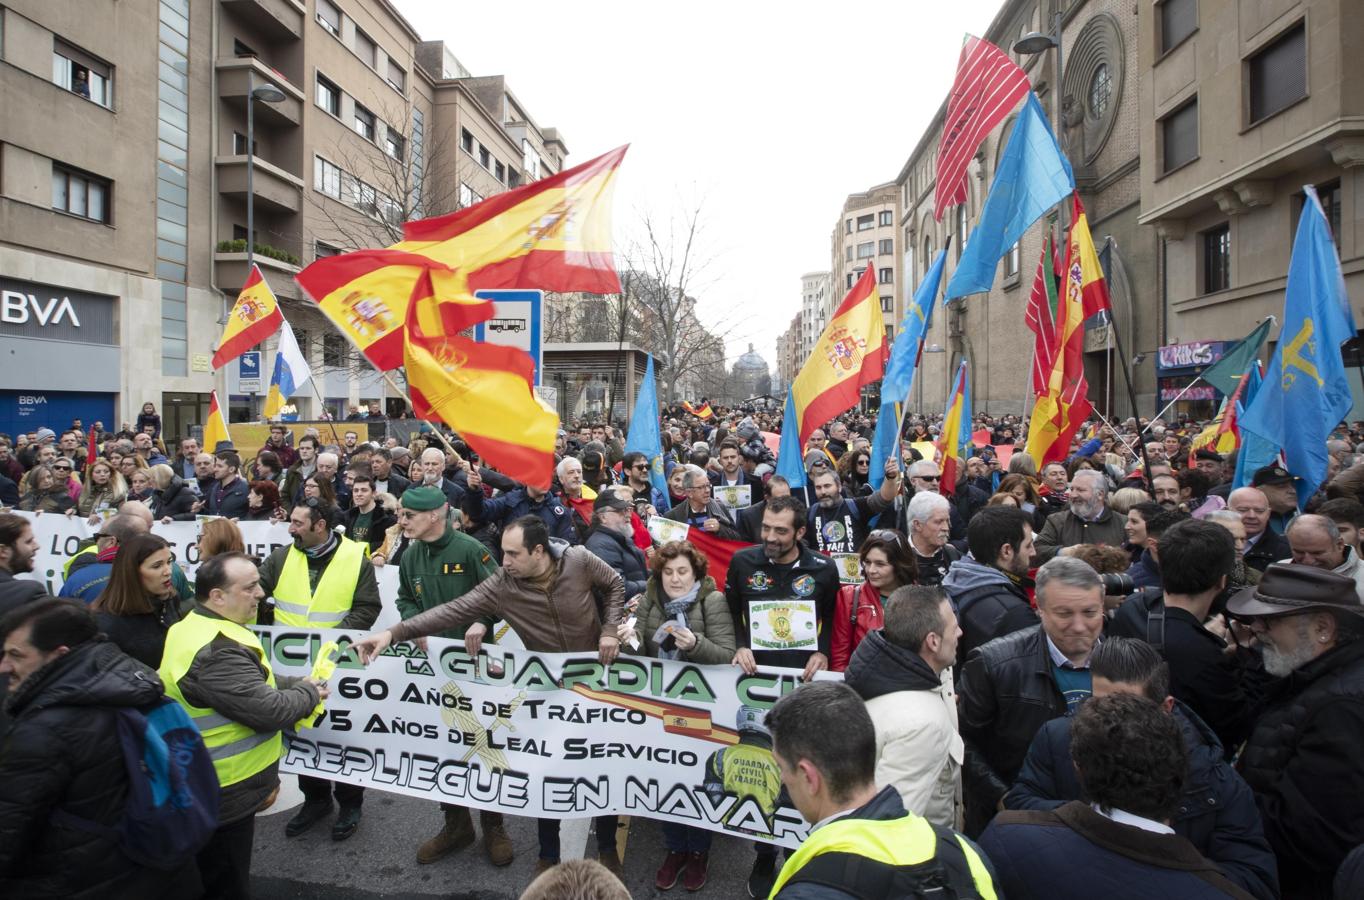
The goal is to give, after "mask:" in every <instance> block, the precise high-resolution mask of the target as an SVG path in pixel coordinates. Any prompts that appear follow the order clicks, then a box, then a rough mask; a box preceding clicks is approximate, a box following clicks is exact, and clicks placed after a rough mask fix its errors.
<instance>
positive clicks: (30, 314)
mask: <svg viewBox="0 0 1364 900" xmlns="http://www.w3.org/2000/svg"><path fill="white" fill-rule="evenodd" d="M30 319H32V320H33V321H36V322H37V323H38V324H39V325H58V324H60V323H61V322H62V320H63V319H65V320H66V321H67V322H69V323H70V324H71V327H73V328H79V327H81V322H80V319H79V318H77V317H76V308H75V307H74V306H72V305H71V299H70V298H69V297H49V298H48V299H47V301H46V302H42V301H39V300H38V296H37V295H36V294H25V293H23V292H21V291H0V322H5V323H7V324H10V325H27V324H28V323H29V320H30Z"/></svg>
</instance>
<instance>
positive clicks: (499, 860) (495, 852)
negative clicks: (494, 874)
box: [478, 810, 515, 866]
mask: <svg viewBox="0 0 1364 900" xmlns="http://www.w3.org/2000/svg"><path fill="white" fill-rule="evenodd" d="M478 824H479V826H480V827H481V828H482V829H483V850H484V852H486V853H487V854H488V862H490V863H492V864H493V865H495V866H509V865H511V861H512V859H513V858H514V856H515V854H514V852H513V850H512V842H511V838H510V837H508V836H507V829H506V828H504V827H502V813H500V812H489V811H488V810H482V811H480V812H479V814H478Z"/></svg>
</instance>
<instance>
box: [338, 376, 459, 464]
mask: <svg viewBox="0 0 1364 900" xmlns="http://www.w3.org/2000/svg"><path fill="white" fill-rule="evenodd" d="M379 374H380V375H382V376H383V377H384V381H386V382H388V386H389V387H391V388H393V390H394V391H395V392H396V393H397V394H398V396H399V397H402V398H403V403H406V404H407V408H408V409H410V410H412V414H413V415H414V416H415V415H416V413H417V410H416V408H415V407H413V406H412V398H411V397H409V396H408V395H407V391H405V390H403V389H402V388H401V387H400V386H399V385H398V380H397V379H396V378H394V377H393V373H392V372H380V373H379ZM418 421H422V420H420V419H419V420H418ZM332 430H333V431H335V430H336V429H335V427H333V429H332ZM431 430H432V431H433V432H435V434H436V437H437V438H439V439H440V442H441V443H442V444H444V445H445V449H446V450H448V451H450V452H451V453H453V454H455V456H459V451H457V450H456V449H455V448H454V446H453V445H452V444H451V443H450V441H449V439H448V438H446V437H445V433H444V432H443V431H441V430H440V429H439V428H433V429H431ZM460 458H461V459H463V457H460Z"/></svg>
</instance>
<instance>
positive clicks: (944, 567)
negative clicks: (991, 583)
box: [905, 491, 961, 585]
mask: <svg viewBox="0 0 1364 900" xmlns="http://www.w3.org/2000/svg"><path fill="white" fill-rule="evenodd" d="M905 522H906V524H907V526H908V528H909V549H911V550H913V551H914V557H915V562H916V563H917V564H918V572H919V576H918V578H917V579H915V584H926V585H935V584H941V583H942V580H943V578H945V577H946V576H947V573H948V571H949V570H950V569H951V567H952V564H953V563H955V562H957V561H958V560H960V559H961V551H959V550H958V549H957V548H956V547H953V546H952V545H951V544H949V543H948V542H947V540H948V537H949V536H950V534H951V530H952V504H951V503H949V502H947V498H946V497H944V496H943V495H942V494H938V493H935V492H933V491H919V492H917V493H916V494H915V495H914V496H913V497H911V498H910V499H909V503H908V505H906V507H905Z"/></svg>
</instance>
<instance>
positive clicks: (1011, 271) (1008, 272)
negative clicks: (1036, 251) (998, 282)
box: [1004, 241, 1023, 278]
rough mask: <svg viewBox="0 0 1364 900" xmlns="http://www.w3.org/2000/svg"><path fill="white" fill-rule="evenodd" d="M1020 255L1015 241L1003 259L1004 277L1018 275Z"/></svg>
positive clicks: (1020, 250)
mask: <svg viewBox="0 0 1364 900" xmlns="http://www.w3.org/2000/svg"><path fill="white" fill-rule="evenodd" d="M1022 253H1023V251H1022V248H1021V247H1020V246H1019V242H1017V241H1015V242H1014V245H1013V246H1012V247H1010V248H1009V253H1008V255H1006V256H1005V257H1004V274H1005V276H1006V277H1009V278H1012V277H1014V276H1015V275H1017V274H1018V267H1019V264H1020V258H1021V255H1022Z"/></svg>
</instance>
